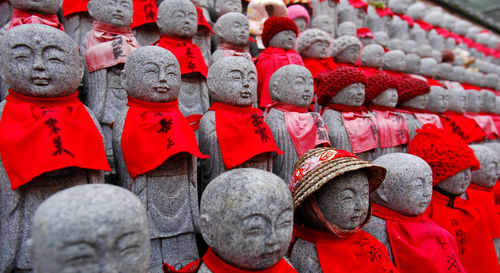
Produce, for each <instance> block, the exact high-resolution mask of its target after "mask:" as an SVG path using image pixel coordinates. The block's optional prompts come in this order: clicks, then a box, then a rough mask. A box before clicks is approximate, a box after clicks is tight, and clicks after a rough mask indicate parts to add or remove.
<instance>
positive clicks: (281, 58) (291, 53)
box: [255, 46, 304, 108]
mask: <svg viewBox="0 0 500 273" xmlns="http://www.w3.org/2000/svg"><path fill="white" fill-rule="evenodd" d="M288 64H297V65H302V66H304V62H303V61H302V57H300V55H299V54H298V53H297V52H296V51H295V50H293V49H290V50H284V49H282V48H277V47H272V46H269V47H267V48H266V49H264V51H262V52H261V53H260V55H259V57H258V58H257V61H256V63H255V66H256V68H257V75H258V84H257V94H258V99H259V107H261V108H265V107H266V106H267V105H269V104H271V102H272V101H271V95H270V94H269V80H270V79H271V76H272V75H273V73H274V72H275V71H276V70H278V69H279V68H281V67H282V66H285V65H288Z"/></svg>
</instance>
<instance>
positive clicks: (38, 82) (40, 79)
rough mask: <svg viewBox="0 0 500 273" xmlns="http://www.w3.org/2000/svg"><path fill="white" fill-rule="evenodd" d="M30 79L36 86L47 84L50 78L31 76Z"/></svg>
mask: <svg viewBox="0 0 500 273" xmlns="http://www.w3.org/2000/svg"><path fill="white" fill-rule="evenodd" d="M31 81H32V82H33V83H34V84H35V85H38V86H46V85H48V84H49V81H50V78H49V77H43V76H42V77H39V76H36V77H31Z"/></svg>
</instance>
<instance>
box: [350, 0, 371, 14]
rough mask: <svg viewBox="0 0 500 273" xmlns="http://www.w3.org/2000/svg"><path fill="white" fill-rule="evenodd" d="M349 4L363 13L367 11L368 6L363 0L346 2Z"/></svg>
mask: <svg viewBox="0 0 500 273" xmlns="http://www.w3.org/2000/svg"><path fill="white" fill-rule="evenodd" d="M348 1H349V4H351V6H353V7H354V8H356V9H363V10H364V11H365V12H366V10H367V9H368V4H367V3H366V2H365V1H364V0H348Z"/></svg>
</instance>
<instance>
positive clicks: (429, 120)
mask: <svg viewBox="0 0 500 273" xmlns="http://www.w3.org/2000/svg"><path fill="white" fill-rule="evenodd" d="M396 110H397V111H400V112H402V113H405V112H406V113H407V114H413V115H414V116H415V117H416V118H417V119H418V121H420V122H421V123H422V126H423V125H424V124H434V125H436V127H437V128H439V129H443V124H442V123H441V119H440V118H439V116H438V115H436V114H434V113H432V112H429V111H427V110H425V109H415V108H411V107H407V106H403V105H398V108H397V109H396Z"/></svg>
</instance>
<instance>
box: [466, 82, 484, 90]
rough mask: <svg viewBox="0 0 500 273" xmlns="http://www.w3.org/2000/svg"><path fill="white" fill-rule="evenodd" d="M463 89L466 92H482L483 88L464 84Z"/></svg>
mask: <svg viewBox="0 0 500 273" xmlns="http://www.w3.org/2000/svg"><path fill="white" fill-rule="evenodd" d="M462 87H463V88H464V89H465V90H476V91H481V87H479V86H475V85H472V84H468V83H462Z"/></svg>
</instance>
